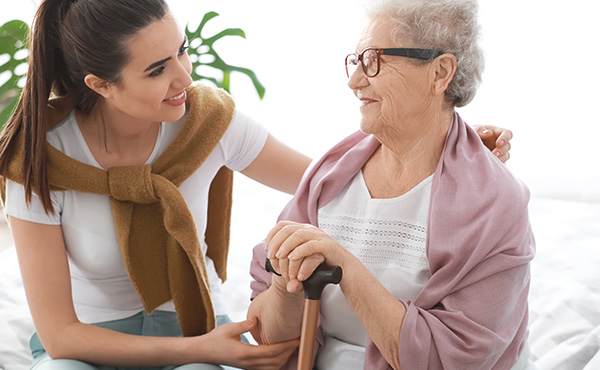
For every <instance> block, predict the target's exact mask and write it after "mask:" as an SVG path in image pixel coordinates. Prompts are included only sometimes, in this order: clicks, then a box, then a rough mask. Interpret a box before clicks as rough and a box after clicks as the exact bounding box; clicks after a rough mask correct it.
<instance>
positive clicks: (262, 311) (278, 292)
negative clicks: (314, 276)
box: [248, 276, 304, 344]
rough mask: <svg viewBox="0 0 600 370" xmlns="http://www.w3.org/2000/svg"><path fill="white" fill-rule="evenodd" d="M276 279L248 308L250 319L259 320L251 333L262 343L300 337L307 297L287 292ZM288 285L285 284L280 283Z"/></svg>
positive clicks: (283, 282)
mask: <svg viewBox="0 0 600 370" xmlns="http://www.w3.org/2000/svg"><path fill="white" fill-rule="evenodd" d="M276 280H283V278H280V277H276V276H274V278H273V284H272V285H271V286H270V287H269V289H267V290H265V291H264V292H262V293H261V294H259V295H258V296H257V297H256V298H254V300H253V301H252V303H251V304H250V307H249V309H248V317H249V318H250V317H252V316H256V317H258V321H259V323H258V326H257V328H256V330H254V331H253V332H252V336H253V337H254V339H255V340H256V341H257V342H258V343H260V344H272V343H279V342H282V341H287V340H291V339H296V338H298V337H300V331H301V328H302V313H303V309H304V297H303V295H302V293H288V292H287V291H285V290H284V289H285V285H283V286H284V288H281V287H279V286H278V282H276ZM279 283H281V284H285V281H282V282H279Z"/></svg>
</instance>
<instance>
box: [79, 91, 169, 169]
mask: <svg viewBox="0 0 600 370" xmlns="http://www.w3.org/2000/svg"><path fill="white" fill-rule="evenodd" d="M77 122H78V124H79V127H80V129H81V132H82V133H83V136H84V138H85V140H86V143H87V145H88V147H89V148H90V151H91V152H92V154H93V155H94V157H95V158H96V160H97V162H98V163H99V164H100V165H101V166H102V167H103V168H110V167H114V166H129V165H140V164H144V163H145V162H146V161H147V160H148V157H149V156H150V154H151V153H152V150H153V149H154V145H155V144H156V139H157V136H158V130H159V127H160V125H159V123H158V122H151V121H144V120H140V119H137V118H135V117H132V116H130V115H127V114H125V113H123V112H122V111H120V110H118V109H116V108H114V107H111V106H109V105H108V104H106V103H99V104H98V105H97V106H96V108H95V109H94V110H93V111H92V113H91V114H90V115H89V116H87V117H84V116H81V115H78V116H77Z"/></svg>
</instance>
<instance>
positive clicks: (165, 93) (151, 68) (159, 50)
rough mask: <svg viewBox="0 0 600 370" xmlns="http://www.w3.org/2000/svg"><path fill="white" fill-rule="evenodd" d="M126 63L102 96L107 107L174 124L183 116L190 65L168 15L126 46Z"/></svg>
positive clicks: (183, 40)
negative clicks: (127, 54)
mask: <svg viewBox="0 0 600 370" xmlns="http://www.w3.org/2000/svg"><path fill="white" fill-rule="evenodd" d="M128 45H129V55H130V60H129V63H128V64H127V65H126V66H125V68H123V70H122V72H121V79H120V81H119V82H118V83H116V84H114V85H111V86H110V88H109V89H110V93H109V94H108V95H106V96H105V98H106V101H107V103H108V104H111V105H112V106H113V107H114V108H116V109H117V110H120V111H121V112H123V113H125V114H126V115H129V116H131V118H133V119H138V120H143V121H151V122H170V121H176V120H178V119H179V118H181V117H182V116H183V114H184V113H185V99H186V94H185V89H186V88H187V87H188V86H190V85H191V83H192V78H191V77H190V73H191V71H192V64H191V62H190V59H189V57H188V55H187V51H186V50H187V40H186V38H185V35H184V34H183V32H182V30H181V28H180V27H179V25H178V24H177V22H176V21H175V19H174V18H173V16H172V15H170V14H167V16H165V17H164V18H163V19H162V20H160V21H157V22H154V23H153V24H151V25H150V26H148V27H147V28H145V29H143V30H142V31H141V32H140V33H139V34H138V35H136V36H135V37H133V38H132V39H131V40H130V41H129V43H128Z"/></svg>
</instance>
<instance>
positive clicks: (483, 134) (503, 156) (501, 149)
mask: <svg viewBox="0 0 600 370" xmlns="http://www.w3.org/2000/svg"><path fill="white" fill-rule="evenodd" d="M473 129H474V130H475V131H476V132H477V134H479V137H480V138H481V141H483V144H484V145H485V146H486V147H487V148H488V149H489V150H491V151H492V153H494V155H495V156H496V157H498V158H499V159H500V160H501V161H502V162H506V161H508V160H509V159H510V153H509V151H510V140H511V139H512V137H513V133H512V131H511V130H509V129H506V128H501V127H496V126H473Z"/></svg>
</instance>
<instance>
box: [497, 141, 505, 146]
mask: <svg viewBox="0 0 600 370" xmlns="http://www.w3.org/2000/svg"><path fill="white" fill-rule="evenodd" d="M505 143H506V142H505V141H504V140H500V141H499V142H498V146H502V145H504V144H505Z"/></svg>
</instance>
